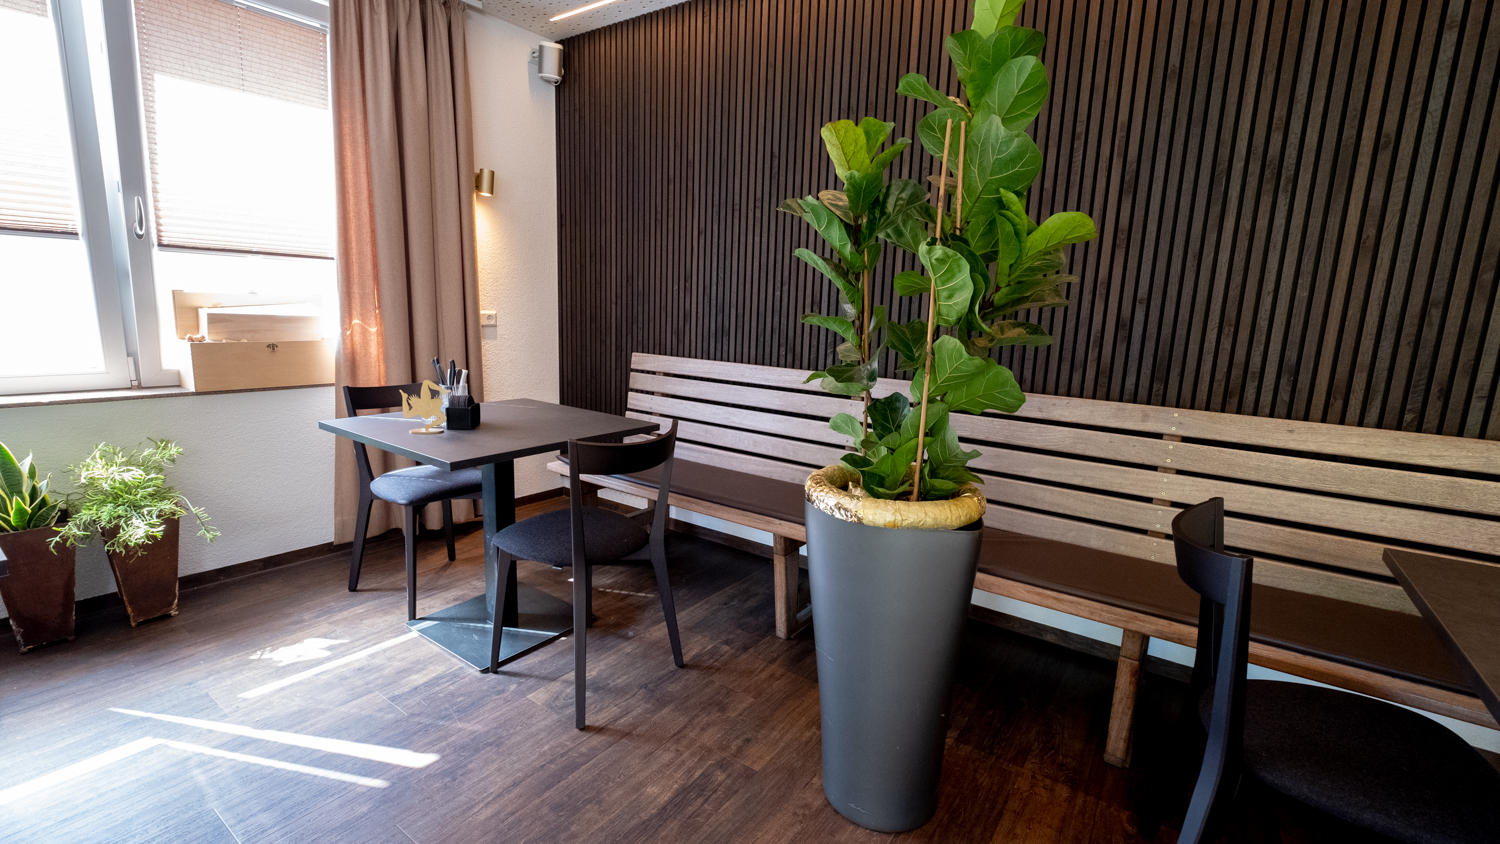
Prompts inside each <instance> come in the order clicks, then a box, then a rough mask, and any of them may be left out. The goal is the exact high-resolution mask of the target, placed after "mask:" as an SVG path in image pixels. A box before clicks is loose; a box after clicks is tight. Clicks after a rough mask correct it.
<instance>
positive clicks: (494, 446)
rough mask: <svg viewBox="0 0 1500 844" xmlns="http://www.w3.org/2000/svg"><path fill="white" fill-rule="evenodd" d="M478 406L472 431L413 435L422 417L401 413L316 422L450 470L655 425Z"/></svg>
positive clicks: (523, 402) (572, 411)
mask: <svg viewBox="0 0 1500 844" xmlns="http://www.w3.org/2000/svg"><path fill="white" fill-rule="evenodd" d="M481 408H482V409H481V410H480V411H479V418H480V422H479V427H478V428H475V429H474V430H472V431H448V432H446V433H442V434H413V433H411V429H413V428H420V427H421V426H422V422H421V420H420V419H403V418H402V416H401V414H400V413H382V414H378V415H375V416H354V417H348V418H345V419H328V420H324V421H322V422H319V423H318V427H319V428H322V429H323V430H325V431H331V432H333V433H335V434H338V435H339V436H341V437H348V438H349V439H352V440H355V441H358V442H362V443H364V444H365V445H369V446H374V447H375V448H378V449H381V450H383V451H389V452H392V453H393V454H400V455H402V456H403V457H410V458H411V459H413V460H415V461H417V462H418V463H425V464H427V465H429V466H437V467H438V468H440V469H448V470H453V469H467V468H470V467H472V466H483V465H486V464H489V463H499V462H502V461H505V460H514V459H515V458H517V457H525V456H527V455H529V454H541V453H543V452H547V451H556V450H557V449H559V448H561V447H562V446H563V445H565V444H566V443H567V442H568V441H569V440H588V439H603V438H607V437H620V436H630V435H632V434H649V433H652V432H654V431H656V429H657V426H656V423H654V422H647V421H644V420H641V419H627V418H625V417H624V416H615V415H613V414H610V413H599V412H597V411H593V410H583V409H581V408H577V407H564V406H563V405H560V404H552V403H550V402H544V401H535V400H532V399H508V400H506V401H492V402H484V403H483V404H482V405H481Z"/></svg>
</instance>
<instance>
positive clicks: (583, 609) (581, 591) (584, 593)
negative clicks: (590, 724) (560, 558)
mask: <svg viewBox="0 0 1500 844" xmlns="http://www.w3.org/2000/svg"><path fill="white" fill-rule="evenodd" d="M583 568H584V569H585V572H584V573H580V572H577V571H575V572H573V708H574V713H575V717H574V726H576V727H577V728H578V729H580V730H581V729H583V709H584V695H585V694H586V687H587V685H588V654H587V650H586V648H585V646H584V640H585V639H586V638H587V631H588V626H589V594H588V593H589V591H590V590H589V586H588V582H589V578H588V574H587V573H586V572H587V569H588V566H584V567H583Z"/></svg>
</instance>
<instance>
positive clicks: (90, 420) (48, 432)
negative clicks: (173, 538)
mask: <svg viewBox="0 0 1500 844" xmlns="http://www.w3.org/2000/svg"><path fill="white" fill-rule="evenodd" d="M332 416H333V390H332V389H331V388H329V387H308V388H303V389H296V390H274V391H267V392H257V393H228V394H221V395H206V396H194V395H185V396H177V397H172V398H142V399H131V400H127V401H113V402H94V403H89V404H64V405H54V406H51V407H9V408H0V442H3V443H5V444H6V445H7V446H9V447H10V449H11V450H12V451H18V452H19V453H18V455H17V456H18V457H25V455H26V453H27V452H32V453H33V454H34V455H35V459H36V462H37V464H38V467H39V469H40V471H41V472H42V473H43V474H46V473H49V472H50V473H51V474H52V478H53V483H54V484H55V485H58V486H60V487H61V488H63V489H68V488H69V487H70V484H69V483H68V481H67V466H68V465H69V464H71V463H77V462H78V461H80V460H82V459H83V458H85V457H87V456H88V454H89V453H90V452H91V451H93V448H94V446H95V445H96V444H98V443H100V442H110V443H114V444H116V445H120V446H133V445H135V444H137V443H141V442H144V441H145V440H146V439H147V438H148V437H155V438H157V439H170V440H176V441H177V443H178V444H179V445H181V446H182V448H183V455H182V458H181V459H180V460H179V461H178V462H177V466H176V467H175V468H174V469H172V470H171V471H169V473H168V475H167V479H168V482H169V483H171V484H172V485H173V486H175V487H177V489H178V490H179V491H181V492H182V494H183V495H186V496H187V497H188V499H189V500H190V501H192V502H193V504H195V505H197V506H199V507H202V508H204V509H205V510H207V511H208V515H209V516H210V517H211V518H212V519H213V523H214V524H215V525H216V526H218V528H219V529H220V530H222V531H223V532H224V535H223V536H221V537H220V538H219V539H217V540H215V541H214V542H213V544H208V543H206V542H204V541H203V540H202V539H199V538H198V537H196V536H195V535H192V533H190V532H189V530H188V525H187V524H184V526H183V538H182V556H181V561H180V563H179V566H180V568H179V571H180V572H181V573H182V574H193V573H196V572H201V571H208V570H209V569H216V568H222V567H224V566H228V565H233V564H235V563H243V562H246V561H248V560H257V559H260V558H262V557H269V556H271V555H273V554H281V553H284V552H287V551H296V550H298V549H301V548H307V547H310V546H314V545H321V544H323V543H325V542H332V541H333V449H334V443H335V437H334V436H333V435H332V434H328V433H325V432H323V431H320V430H318V426H317V422H318V420H319V419H328V418H331V417H332ZM194 533H195V531H194ZM114 591H115V583H114V577H113V576H112V575H111V574H110V571H109V563H108V561H106V559H105V557H104V553H103V550H102V549H101V548H99V546H98V545H97V544H95V545H94V546H92V547H89V548H86V549H82V550H80V551H79V553H78V593H77V594H78V597H79V598H80V599H82V598H91V597H94V596H95V595H104V594H107V593H110V592H114ZM5 615H6V614H5V611H4V610H3V609H0V618H4V617H5Z"/></svg>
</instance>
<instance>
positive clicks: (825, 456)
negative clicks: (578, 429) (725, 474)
mask: <svg viewBox="0 0 1500 844" xmlns="http://www.w3.org/2000/svg"><path fill="white" fill-rule="evenodd" d="M625 415H626V416H629V417H631V418H633V419H645V420H647V421H652V422H655V423H657V424H658V425H662V426H664V427H665V426H670V425H671V424H672V420H671V419H668V418H666V417H663V416H656V415H654V414H650V413H640V412H638V411H634V410H631V411H626V413H625ZM677 439H678V441H679V442H691V443H699V444H702V445H710V446H720V447H722V448H732V449H735V450H736V451H749V452H752V453H754V454H756V455H763V456H765V457H772V458H776V459H778V460H786V461H788V462H792V463H800V464H804V465H806V466H807V468H806V469H804V470H803V472H804V474H803V476H802V480H804V481H805V480H807V475H806V474H805V473H808V472H811V471H812V470H813V469H817V468H820V467H822V466H827V465H829V464H831V463H837V462H838V461H839V458H841V457H843V455H844V454H845V452H844V450H843V449H841V448H832V447H830V446H826V445H814V444H812V443H804V442H799V441H797V440H787V439H781V438H780V437H773V436H767V435H765V434H754V433H751V432H749V431H737V430H734V429H733V428H720V427H719V426H717V425H704V424H702V423H699V422H688V421H686V420H678V426H677Z"/></svg>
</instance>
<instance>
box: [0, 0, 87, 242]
mask: <svg viewBox="0 0 1500 844" xmlns="http://www.w3.org/2000/svg"><path fill="white" fill-rule="evenodd" d="M5 229H9V230H20V231H32V232H56V233H63V234H67V233H71V234H76V233H77V232H78V188H77V183H76V178H75V175H74V164H73V140H72V134H71V132H70V131H69V129H68V106H67V100H66V98H65V94H64V91H63V76H62V62H61V61H60V59H59V57H58V50H57V32H56V30H55V29H54V27H53V25H52V20H51V18H50V17H49V16H48V13H47V3H46V0H0V230H5Z"/></svg>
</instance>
